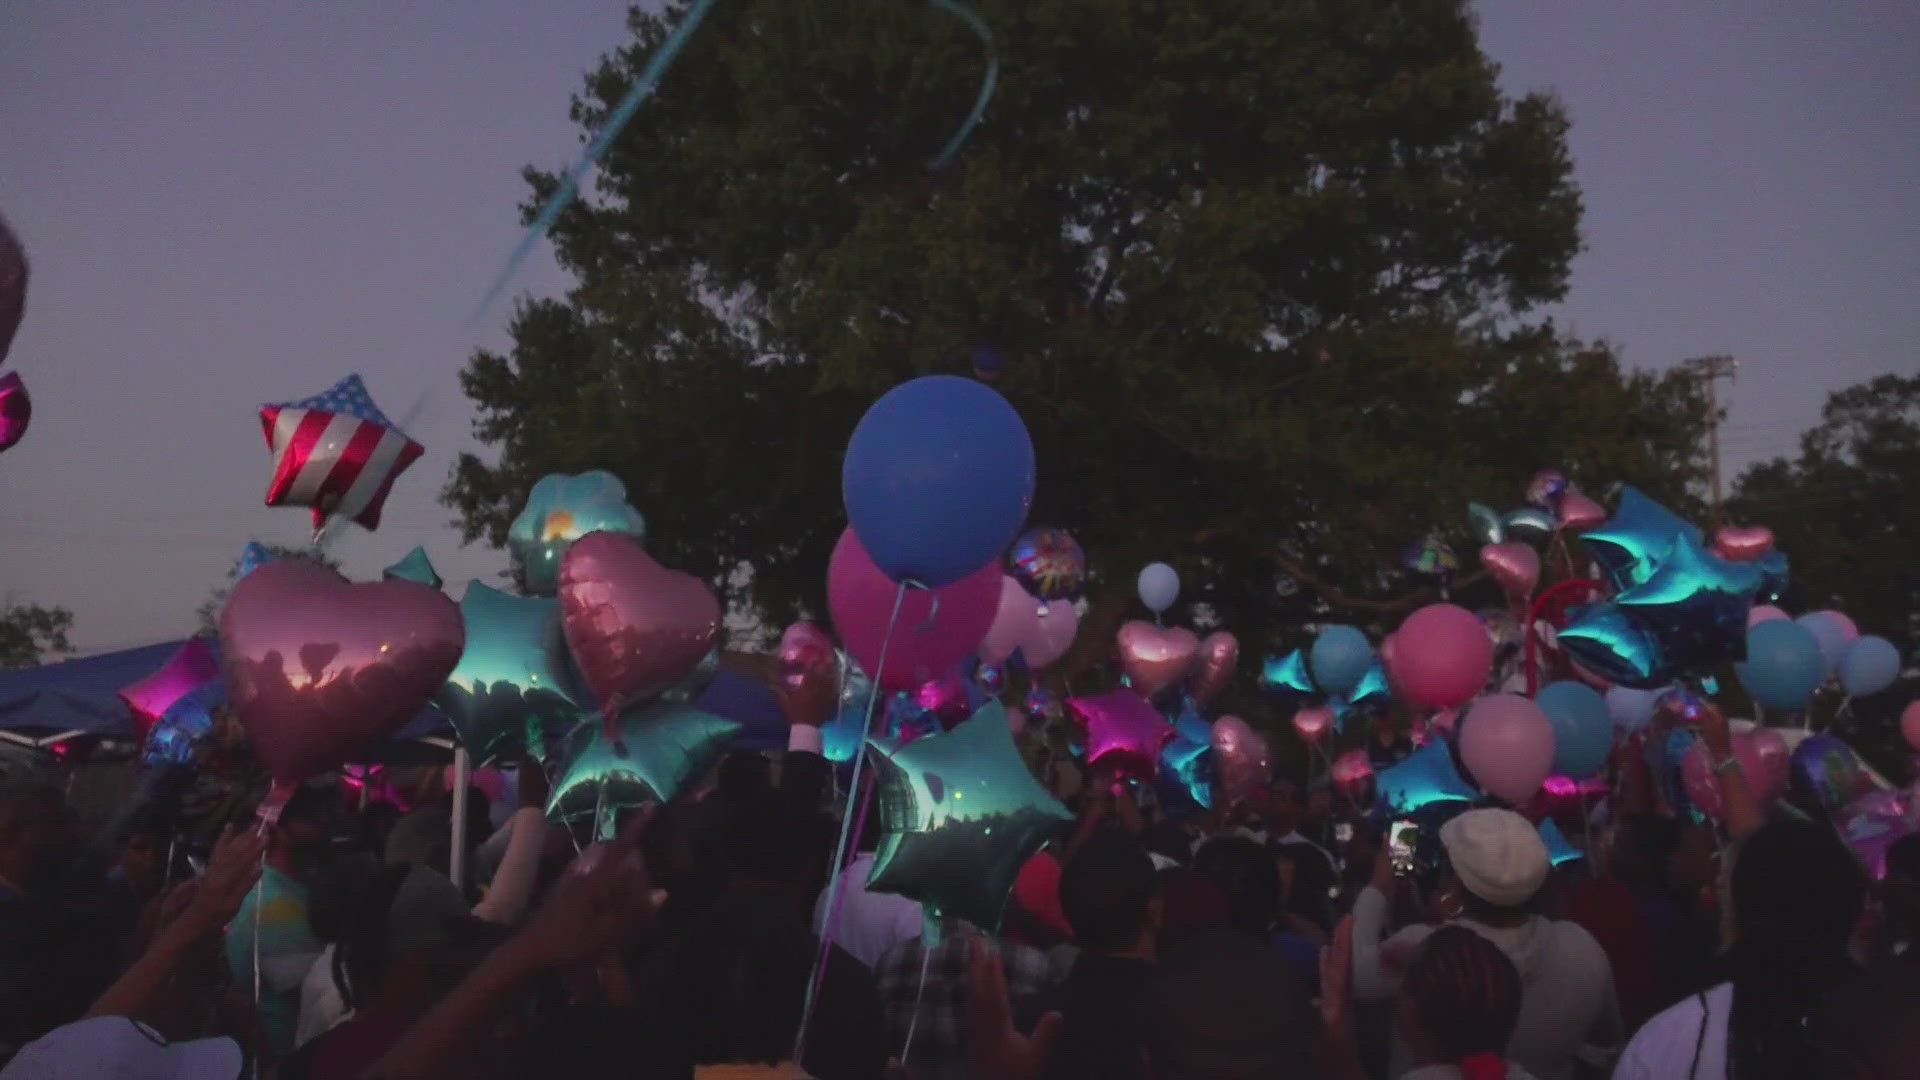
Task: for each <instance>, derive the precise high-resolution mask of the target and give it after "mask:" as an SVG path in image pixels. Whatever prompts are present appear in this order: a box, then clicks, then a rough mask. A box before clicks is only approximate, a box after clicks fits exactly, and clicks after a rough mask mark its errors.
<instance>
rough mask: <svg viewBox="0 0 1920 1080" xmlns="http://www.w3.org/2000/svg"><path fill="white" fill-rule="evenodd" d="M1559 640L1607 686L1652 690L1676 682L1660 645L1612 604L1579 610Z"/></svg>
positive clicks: (1607, 603) (1636, 622)
mask: <svg viewBox="0 0 1920 1080" xmlns="http://www.w3.org/2000/svg"><path fill="white" fill-rule="evenodd" d="M1556 640H1557V641H1558V642H1559V645H1560V647H1561V648H1563V649H1565V650H1566V651H1567V652H1568V653H1569V654H1570V655H1572V657H1573V658H1574V659H1575V660H1577V661H1579V662H1580V664H1581V665H1583V666H1584V667H1586V668H1587V669H1588V670H1590V671H1592V672H1594V673H1595V674H1597V675H1599V676H1600V677H1601V678H1603V679H1606V680H1607V681H1608V682H1613V683H1619V684H1620V685H1621V686H1628V687H1632V688H1634V689H1636V690H1652V689H1654V688H1655V687H1660V686H1665V685H1667V684H1668V683H1669V682H1671V681H1673V668H1672V667H1671V666H1669V665H1668V663H1667V661H1666V659H1665V658H1664V657H1663V656H1662V655H1661V653H1660V642H1659V641H1658V640H1657V639H1656V638H1655V637H1654V636H1653V634H1652V633H1650V632H1649V631H1648V630H1647V629H1646V628H1644V627H1642V626H1641V625H1640V623H1639V621H1638V620H1636V619H1634V618H1633V617H1632V616H1630V615H1628V614H1627V613H1626V612H1625V611H1624V610H1622V609H1621V608H1620V606H1619V605H1617V604H1615V603H1613V602H1612V601H1606V602H1603V603H1598V604H1588V605H1587V606H1585V607H1583V608H1579V609H1576V610H1575V612H1574V613H1573V615H1572V618H1571V619H1570V620H1569V621H1568V623H1567V625H1566V627H1565V628H1563V629H1562V630H1560V632H1559V633H1558V634H1557V635H1556Z"/></svg>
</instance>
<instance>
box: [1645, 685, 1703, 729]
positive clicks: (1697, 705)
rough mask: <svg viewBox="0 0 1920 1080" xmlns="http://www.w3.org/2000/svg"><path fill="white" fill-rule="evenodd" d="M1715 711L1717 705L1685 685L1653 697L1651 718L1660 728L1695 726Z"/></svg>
mask: <svg viewBox="0 0 1920 1080" xmlns="http://www.w3.org/2000/svg"><path fill="white" fill-rule="evenodd" d="M1717 712H1719V708H1718V706H1716V705H1714V703H1713V702H1712V701H1709V700H1708V699H1707V698H1706V697H1704V696H1703V695H1701V694H1699V693H1696V692H1695V691H1694V690H1693V689H1691V688H1690V687H1686V686H1675V687H1671V688H1669V689H1667V690H1663V691H1661V692H1660V693H1658V694H1655V695H1654V699H1653V719H1654V722H1655V723H1656V724H1658V725H1659V726H1660V727H1661V728H1682V727H1683V728H1696V727H1699V726H1700V725H1701V724H1702V723H1705V722H1706V719H1707V717H1708V716H1709V715H1710V714H1713V713H1717Z"/></svg>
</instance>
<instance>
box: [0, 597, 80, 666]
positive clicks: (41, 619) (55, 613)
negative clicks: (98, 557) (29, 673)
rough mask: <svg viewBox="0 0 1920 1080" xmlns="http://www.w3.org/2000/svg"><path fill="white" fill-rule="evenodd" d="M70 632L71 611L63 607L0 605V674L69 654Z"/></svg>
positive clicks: (6, 602)
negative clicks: (0, 672) (68, 635)
mask: <svg viewBox="0 0 1920 1080" xmlns="http://www.w3.org/2000/svg"><path fill="white" fill-rule="evenodd" d="M72 630H73V612H71V611H68V610H66V609H65V608H57V607H41V606H40V605H38V604H16V603H14V602H12V601H10V600H9V601H5V602H0V671H14V670H17V669H20V668H30V667H35V666H37V665H39V664H40V663H41V662H42V661H44V660H46V659H47V658H49V657H61V656H71V655H73V644H72V643H71V642H69V641H68V640H67V634H68V633H69V632H71V631H72Z"/></svg>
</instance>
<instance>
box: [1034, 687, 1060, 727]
mask: <svg viewBox="0 0 1920 1080" xmlns="http://www.w3.org/2000/svg"><path fill="white" fill-rule="evenodd" d="M1024 707H1025V709H1026V711H1027V718H1028V719H1030V720H1032V721H1033V722H1034V723H1036V724H1045V723H1047V722H1049V721H1052V720H1058V719H1060V717H1061V716H1062V715H1064V714H1065V711H1066V708H1065V706H1064V705H1062V704H1061V702H1060V695H1058V694H1056V693H1054V692H1053V691H1051V690H1049V689H1047V688H1046V687H1044V686H1036V687H1034V688H1033V689H1031V690H1029V691H1027V701H1026V705H1025V706H1024Z"/></svg>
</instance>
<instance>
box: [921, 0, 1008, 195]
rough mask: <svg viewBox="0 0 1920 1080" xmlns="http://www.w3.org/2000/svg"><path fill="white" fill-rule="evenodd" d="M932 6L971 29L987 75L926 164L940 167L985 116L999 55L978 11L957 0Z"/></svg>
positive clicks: (996, 79)
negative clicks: (966, 110)
mask: <svg viewBox="0 0 1920 1080" xmlns="http://www.w3.org/2000/svg"><path fill="white" fill-rule="evenodd" d="M933 6H934V7H937V8H940V9H942V10H944V11H947V12H949V13H950V14H953V15H956V16H958V17H959V18H960V20H961V21H962V22H964V23H966V24H967V25H968V26H969V27H971V28H972V30H973V32H974V34H975V35H976V36H978V37H979V38H980V44H981V45H982V46H984V47H985V48H986V50H987V74H986V76H985V77H984V78H982V79H981V80H980V93H979V94H978V95H977V96H975V97H974V99H973V111H972V112H970V113H968V114H967V119H966V120H965V121H964V122H963V123H961V125H960V130H958V131H956V132H954V133H953V138H951V139H948V140H947V145H946V147H945V148H944V149H942V150H941V151H940V153H938V154H936V155H934V158H933V160H932V161H930V162H928V163H927V165H928V167H929V168H933V169H944V168H946V167H947V166H948V165H951V164H953V159H954V158H956V157H958V156H959V154H960V148H961V147H963V146H965V145H966V144H967V139H968V137H970V136H971V135H972V134H973V129H974V128H977V127H979V126H980V120H981V118H983V117H985V116H986V115H987V103H988V102H989V101H992V100H993V88H994V87H995V86H996V85H998V84H999V82H1000V56H999V54H998V53H997V52H995V51H994V48H993V31H992V30H991V29H989V28H988V26H987V21H986V20H985V19H982V18H981V17H980V15H979V13H978V12H976V11H974V10H973V9H972V8H970V7H968V6H967V5H965V4H963V3H960V2H959V0H933Z"/></svg>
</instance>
